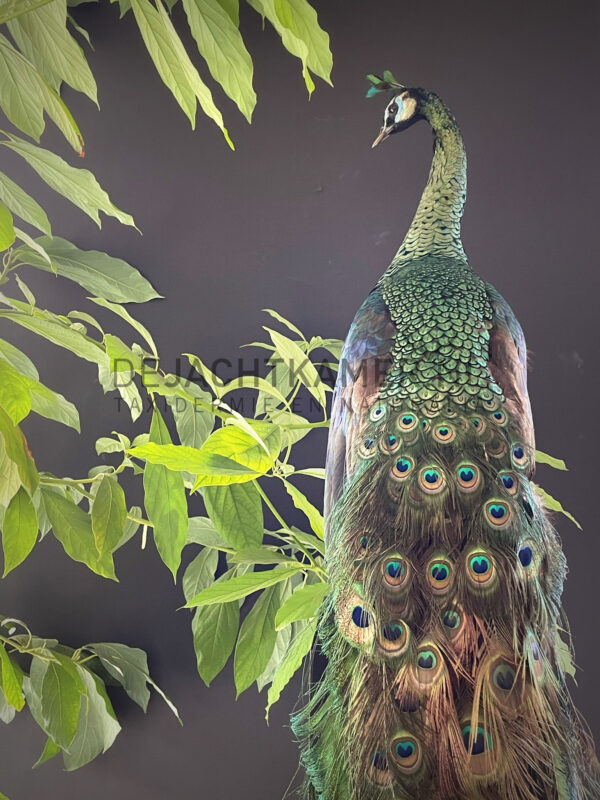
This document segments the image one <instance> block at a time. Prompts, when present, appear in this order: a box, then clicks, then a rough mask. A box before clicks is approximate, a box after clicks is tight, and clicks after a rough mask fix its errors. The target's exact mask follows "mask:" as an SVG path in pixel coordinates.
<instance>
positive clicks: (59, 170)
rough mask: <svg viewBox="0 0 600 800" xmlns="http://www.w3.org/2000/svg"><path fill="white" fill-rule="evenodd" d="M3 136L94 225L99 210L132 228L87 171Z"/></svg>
mask: <svg viewBox="0 0 600 800" xmlns="http://www.w3.org/2000/svg"><path fill="white" fill-rule="evenodd" d="M146 2H147V0H146ZM7 135H8V136H9V139H8V140H7V141H3V142H2V144H3V145H4V146H5V147H9V148H10V149H11V150H14V151H15V153H18V154H19V155H20V156H21V157H22V158H24V159H25V161H27V163H28V164H29V166H30V167H32V168H33V169H34V170H35V171H36V172H37V174H38V175H39V176H40V178H41V179H42V180H43V181H45V182H46V183H47V184H48V186H50V187H51V188H52V189H54V191H55V192H58V193H59V194H62V195H63V197H66V198H67V200H70V201H71V203H73V204H74V205H76V206H77V207H78V208H80V209H81V210H82V211H83V212H84V213H85V214H87V215H88V216H89V217H91V218H92V219H93V220H94V222H95V223H96V224H97V225H98V227H100V214H99V212H100V211H103V212H104V213H105V214H107V215H108V216H110V217H115V219H118V220H119V222H120V223H122V224H123V225H131V226H133V227H135V222H134V221H133V217H132V216H131V215H130V214H126V213H125V212H124V211H121V210H120V209H119V208H117V206H115V205H114V203H113V202H112V201H111V199H110V198H109V196H108V194H107V193H106V192H105V191H104V189H103V188H102V187H101V186H100V184H99V183H98V181H97V180H96V178H95V177H94V176H93V175H92V173H91V172H90V171H89V170H87V169H76V168H75V167H72V166H71V165H70V164H67V162H66V161H64V160H63V159H62V158H60V156H57V155H56V153H52V152H50V150H44V148H43V147H38V146H37V145H34V144H31V142H27V141H25V140H24V139H21V138H19V137H18V136H13V135H11V134H7Z"/></svg>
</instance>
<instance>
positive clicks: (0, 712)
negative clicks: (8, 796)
mask: <svg viewBox="0 0 600 800" xmlns="http://www.w3.org/2000/svg"><path fill="white" fill-rule="evenodd" d="M1 674H2V673H1V672H0V675H1ZM16 713H17V710H16V708H15V707H14V706H11V704H10V703H9V702H8V700H7V699H6V695H5V694H4V692H3V691H2V689H1V688H0V720H2V722H3V723H4V724H5V725H10V723H11V722H12V721H13V719H14V718H15V714H16ZM0 798H1V795H0Z"/></svg>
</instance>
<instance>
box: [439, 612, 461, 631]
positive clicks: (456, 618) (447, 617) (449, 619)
mask: <svg viewBox="0 0 600 800" xmlns="http://www.w3.org/2000/svg"><path fill="white" fill-rule="evenodd" d="M442 622H443V623H444V626H445V627H446V628H450V630H454V628H458V626H459V625H460V614H459V613H458V611H455V610H454V609H452V608H449V609H448V610H447V611H444V615H443V616H442Z"/></svg>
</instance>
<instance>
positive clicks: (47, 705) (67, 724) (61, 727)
mask: <svg viewBox="0 0 600 800" xmlns="http://www.w3.org/2000/svg"><path fill="white" fill-rule="evenodd" d="M67 662H69V663H68V664H67ZM82 694H85V687H84V684H83V681H82V680H81V677H80V676H79V674H78V672H77V668H76V667H75V665H74V664H73V662H72V661H70V660H69V659H67V658H66V657H65V658H63V659H61V660H60V661H58V662H56V661H51V662H50V663H49V664H48V668H47V670H46V672H45V675H44V679H43V681H42V694H41V699H42V716H43V718H44V721H45V728H44V730H45V731H46V733H47V734H48V736H50V737H51V739H52V740H53V741H54V742H56V744H57V745H59V747H61V748H63V749H64V750H68V748H69V746H70V744H71V742H72V741H73V738H74V736H75V731H76V730H77V722H78V719H79V709H80V707H81V701H82Z"/></svg>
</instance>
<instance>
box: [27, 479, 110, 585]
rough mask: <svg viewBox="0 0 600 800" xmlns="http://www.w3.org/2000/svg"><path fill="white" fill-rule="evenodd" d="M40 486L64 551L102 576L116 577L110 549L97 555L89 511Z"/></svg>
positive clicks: (49, 515) (54, 529)
mask: <svg viewBox="0 0 600 800" xmlns="http://www.w3.org/2000/svg"><path fill="white" fill-rule="evenodd" d="M41 489H42V495H43V498H44V508H45V509H46V513H47V515H48V519H49V520H50V524H51V525H52V532H53V533H54V536H55V537H56V538H57V539H58V541H59V542H60V543H61V544H62V546H63V547H64V549H65V552H66V554H67V555H68V556H70V557H71V558H72V559H73V560H74V561H79V562H81V563H82V564H85V565H86V566H88V567H89V568H90V569H91V570H92V571H93V572H95V573H97V574H98V575H101V576H102V577H103V578H111V579H112V580H116V576H115V567H114V564H113V559H112V555H111V553H110V552H105V553H104V554H103V555H101V556H100V555H98V550H97V548H96V541H95V539H94V534H93V532H92V523H91V520H90V517H89V516H88V514H86V513H85V511H83V509H81V508H79V506H76V505H75V503H73V502H72V501H71V500H70V499H69V498H67V497H64V496H63V495H62V494H60V493H59V492H55V491H53V490H51V489H48V488H46V487H45V486H42V487H41Z"/></svg>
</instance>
